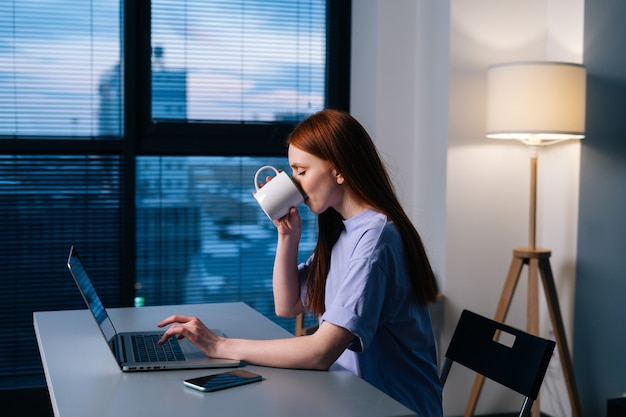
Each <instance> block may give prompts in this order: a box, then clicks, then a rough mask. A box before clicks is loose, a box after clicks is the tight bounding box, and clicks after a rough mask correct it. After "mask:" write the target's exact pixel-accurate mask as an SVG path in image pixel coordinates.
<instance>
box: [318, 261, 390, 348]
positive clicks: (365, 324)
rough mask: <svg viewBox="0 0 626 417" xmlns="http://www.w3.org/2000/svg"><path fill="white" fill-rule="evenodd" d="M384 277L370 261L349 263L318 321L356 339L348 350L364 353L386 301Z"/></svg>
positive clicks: (375, 263) (380, 269)
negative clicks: (334, 326) (328, 324)
mask: <svg viewBox="0 0 626 417" xmlns="http://www.w3.org/2000/svg"><path fill="white" fill-rule="evenodd" d="M386 282H387V278H386V274H385V273H384V271H383V269H382V268H380V265H379V264H378V262H374V261H373V260H372V259H371V258H357V259H353V260H352V261H351V262H350V264H349V267H348V273H347V274H346V276H345V277H343V278H342V281H341V284H340V287H339V289H338V291H337V293H336V296H335V297H334V299H333V300H332V301H331V302H330V303H329V304H327V309H326V312H325V313H324V315H323V316H322V320H326V321H328V322H329V323H332V324H334V325H336V326H340V327H343V328H344V329H346V330H348V331H350V332H351V333H352V334H354V335H355V336H356V340H355V342H353V343H352V345H351V346H350V347H349V348H350V349H351V350H353V351H356V352H360V351H363V350H364V349H367V347H368V346H369V344H370V343H371V341H372V339H373V338H374V334H375V333H376V330H377V328H378V326H379V321H380V317H381V313H382V309H383V305H384V301H385V297H386Z"/></svg>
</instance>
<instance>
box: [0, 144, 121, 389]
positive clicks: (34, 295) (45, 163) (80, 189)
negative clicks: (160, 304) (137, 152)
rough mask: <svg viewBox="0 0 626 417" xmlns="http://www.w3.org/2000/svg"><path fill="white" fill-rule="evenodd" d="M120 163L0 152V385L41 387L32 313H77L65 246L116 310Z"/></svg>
mask: <svg viewBox="0 0 626 417" xmlns="http://www.w3.org/2000/svg"><path fill="white" fill-rule="evenodd" d="M120 165H121V159H120V157H117V156H108V157H105V156H97V155H84V156H70V155H57V156H36V155H12V156H7V155H0V182H1V183H2V186H1V187H0V235H1V236H2V237H3V238H2V239H0V265H2V268H0V305H1V306H2V307H1V308H0V332H2V334H4V335H5V336H7V337H3V338H1V339H0V388H6V387H7V386H8V387H11V386H15V385H20V384H22V385H31V384H32V385H37V384H38V385H41V384H42V382H43V381H42V379H43V375H42V373H41V372H42V370H41V361H40V358H39V353H38V349H37V344H36V341H35V337H34V330H33V317H32V313H33V311H45V310H59V309H73V308H80V309H83V308H85V304H84V302H83V301H82V298H81V296H80V293H79V292H78V290H77V288H76V285H75V284H74V281H73V280H72V277H71V275H70V274H69V272H68V270H67V268H66V266H65V264H66V261H67V256H68V253H69V248H70V245H76V246H77V247H78V248H79V250H80V251H81V253H82V254H83V257H84V258H85V262H86V264H87V265H88V268H89V269H88V271H89V273H90V274H91V275H93V278H94V281H95V283H94V286H96V289H97V291H98V292H99V294H101V296H102V298H103V300H104V303H105V305H107V306H110V307H113V306H116V305H117V306H119V305H120V302H119V300H120V295H119V294H120V293H121V282H122V280H123V279H124V276H123V275H124V274H123V272H122V270H121V265H122V259H121V257H120V253H121V251H120V247H119V242H120V239H121V237H122V228H121V223H120V221H121V216H120V213H121V210H122V208H123V207H122V200H121V198H120V196H121V187H122V178H121V174H120ZM16 381H21V382H20V383H19V384H16Z"/></svg>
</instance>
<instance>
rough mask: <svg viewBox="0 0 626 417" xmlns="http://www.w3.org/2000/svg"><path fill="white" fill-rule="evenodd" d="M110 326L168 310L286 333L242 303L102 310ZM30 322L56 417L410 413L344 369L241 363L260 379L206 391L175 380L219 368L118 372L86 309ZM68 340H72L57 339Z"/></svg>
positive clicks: (249, 330)
mask: <svg viewBox="0 0 626 417" xmlns="http://www.w3.org/2000/svg"><path fill="white" fill-rule="evenodd" d="M108 312H109V314H110V316H111V319H112V320H113V323H114V324H115V326H116V328H117V330H118V331H130V330H146V329H150V328H156V323H157V322H159V321H160V320H161V319H163V318H165V317H166V316H169V315H170V314H173V313H181V314H188V315H194V316H198V317H200V318H201V319H202V320H203V321H204V322H205V323H206V324H207V325H208V326H209V327H213V328H219V329H221V330H222V331H223V332H224V333H225V334H226V335H227V336H230V337H242V338H250V339H270V338H281V337H292V335H291V334H290V333H289V332H287V331H285V330H284V329H282V328H281V327H279V326H278V325H276V324H275V323H273V322H272V321H270V320H269V319H267V318H265V317H264V316H262V315H261V314H259V313H258V312H257V311H255V310H253V309H252V308H250V307H249V306H247V305H246V304H244V303H220V304H198V305H181V306H160V307H142V308H117V309H108ZM33 323H34V326H35V332H36V334H37V342H38V344H39V351H40V354H41V359H42V362H43V367H44V371H45V375H46V381H47V384H48V390H49V392H50V397H51V400H52V407H53V409H54V414H55V416H57V417H61V416H63V417H69V416H77V417H84V416H91V417H96V416H151V417H159V416H164V417H165V416H167V417H171V416H185V417H186V416H190V417H191V416H199V415H215V416H260V417H262V416H268V417H281V416H285V417H294V416H297V417H307V416H311V417H327V416H338V417H349V416H376V417H381V416H409V415H412V416H414V415H415V414H414V413H412V412H411V410H409V409H408V408H406V407H404V406H403V405H402V404H400V403H399V402H397V401H395V400H394V399H392V398H390V397H389V396H387V395H386V394H384V393H382V392H381V391H379V390H378V389H376V388H374V387H373V386H371V385H370V384H368V383H366V382H365V381H363V380H362V379H360V378H358V377H356V376H354V375H353V374H351V373H350V372H347V371H332V372H320V371H301V370H288V369H276V368H266V367H259V366H251V365H248V366H246V367H245V368H246V369H249V370H251V371H253V372H256V373H259V374H261V375H262V376H263V378H264V380H263V381H262V382H260V383H255V384H250V385H247V386H240V387H236V388H231V389H227V390H223V391H217V392H213V393H202V392H199V391H194V390H192V389H190V388H186V387H185V386H184V385H183V383H182V381H183V379H186V378H190V377H194V376H201V375H205V374H210V373H217V372H222V371H224V370H227V369H220V370H216V369H215V370H185V371H158V372H138V373H123V372H121V371H120V369H119V367H118V365H117V363H116V362H115V360H114V358H113V356H112V355H111V352H110V351H109V349H108V346H107V344H106V343H105V341H104V339H103V337H102V336H101V333H100V330H99V329H98V327H97V326H96V324H95V321H94V320H93V318H92V316H91V315H90V313H89V311H88V310H74V311H52V312H36V313H34V315H33ZM62 341H71V342H73V343H69V344H68V343H63V342H62Z"/></svg>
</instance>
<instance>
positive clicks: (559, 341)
mask: <svg viewBox="0 0 626 417" xmlns="http://www.w3.org/2000/svg"><path fill="white" fill-rule="evenodd" d="M539 271H540V272H541V278H542V282H543V289H544V292H545V294H546V301H547V303H548V311H549V312H550V320H551V322H552V328H553V329H554V337H555V339H556V346H557V348H558V351H559V357H560V358H561V366H562V368H563V376H564V377H565V383H566V385H567V393H568V395H569V400H570V403H571V406H572V415H573V416H574V417H582V410H581V406H580V399H579V397H578V388H577V387H576V379H575V377H574V367H573V365H572V358H571V356H570V353H569V348H568V346H567V338H566V337H565V328H564V326H563V317H562V316H561V307H560V306H559V298H558V296H557V293H556V286H555V284H554V277H553V276H552V269H551V268H550V260H549V259H548V258H545V259H540V260H539Z"/></svg>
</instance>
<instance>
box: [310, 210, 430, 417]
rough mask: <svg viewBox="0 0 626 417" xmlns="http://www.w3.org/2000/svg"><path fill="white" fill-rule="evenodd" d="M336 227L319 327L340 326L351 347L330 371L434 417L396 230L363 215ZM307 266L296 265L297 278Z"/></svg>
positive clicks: (425, 325)
mask: <svg viewBox="0 0 626 417" xmlns="http://www.w3.org/2000/svg"><path fill="white" fill-rule="evenodd" d="M344 225H345V230H344V231H343V232H342V233H341V236H340V237H339V239H338V240H337V243H336V244H335V245H334V247H333V249H332V254H331V265H330V271H329V274H328V278H327V281H326V299H325V300H326V304H325V305H326V312H325V313H324V314H323V316H322V317H321V319H320V323H321V322H322V321H328V322H329V323H332V324H334V325H336V326H340V327H343V328H345V329H347V330H349V331H350V332H352V333H353V334H354V335H355V340H354V342H353V343H352V344H351V345H350V347H349V349H348V350H346V351H345V352H344V353H343V354H342V355H341V357H339V359H338V360H337V362H336V363H335V365H333V366H341V367H343V368H345V369H348V370H350V371H352V372H354V373H355V374H356V375H358V376H360V377H362V378H363V379H364V380H366V381H367V382H369V383H370V384H372V385H374V386H375V387H377V388H378V389H380V390H382V391H383V392H385V393H387V394H388V395H390V396H391V397H393V398H395V399H396V400H398V401H400V402H401V403H403V404H404V405H406V406H407V407H409V408H411V409H413V410H415V412H416V413H417V415H418V416H430V417H437V416H442V414H443V411H442V403H441V384H440V382H439V377H438V371H437V356H436V350H435V341H434V335H433V329H432V324H431V321H430V312H429V310H428V308H427V307H420V306H419V305H418V304H417V300H416V299H415V297H414V295H413V293H412V290H411V287H410V282H409V279H408V271H407V267H406V264H405V262H404V249H403V244H402V238H401V237H400V234H399V233H398V230H397V228H396V227H395V225H394V224H393V223H391V222H390V221H389V220H388V219H387V217H386V216H385V215H383V214H380V213H377V212H374V211H371V210H366V211H364V212H362V213H359V214H358V215H356V216H354V217H352V218H350V219H349V220H346V221H344ZM308 264H309V262H307V263H306V264H302V265H300V271H301V277H304V276H306V273H305V272H306V269H307V267H308Z"/></svg>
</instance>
